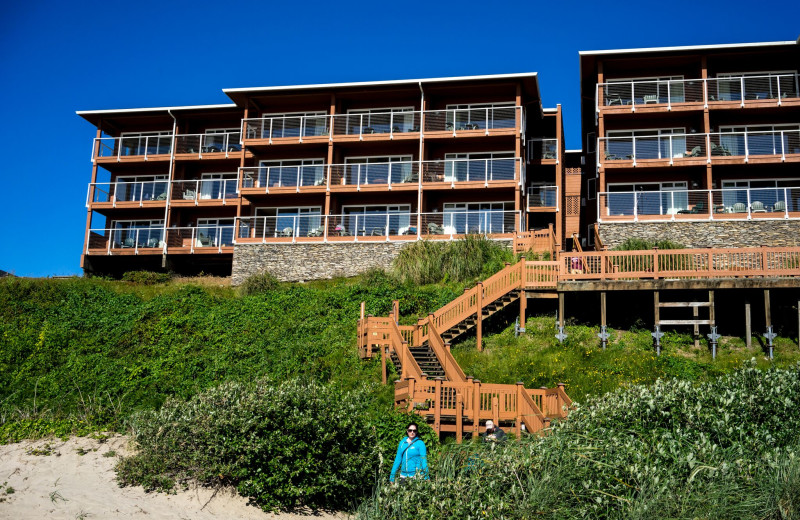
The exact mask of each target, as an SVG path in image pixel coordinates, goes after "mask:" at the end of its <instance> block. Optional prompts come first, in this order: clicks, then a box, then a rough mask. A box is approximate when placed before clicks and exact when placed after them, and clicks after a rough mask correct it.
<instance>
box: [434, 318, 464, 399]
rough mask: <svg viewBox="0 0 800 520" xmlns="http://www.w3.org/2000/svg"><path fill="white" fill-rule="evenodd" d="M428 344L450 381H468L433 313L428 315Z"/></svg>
mask: <svg viewBox="0 0 800 520" xmlns="http://www.w3.org/2000/svg"><path fill="white" fill-rule="evenodd" d="M428 320H429V321H428V345H430V347H431V350H432V351H433V353H434V354H435V355H436V358H437V359H438V360H439V364H440V365H441V366H442V368H443V369H444V375H445V377H446V378H447V380H448V381H453V382H455V383H464V382H466V381H467V376H466V374H464V371H463V370H462V369H461V367H460V366H459V364H458V362H457V361H456V359H455V358H454V357H453V354H451V353H450V348H449V347H450V346H449V345H445V343H444V340H443V339H442V336H441V335H439V331H437V330H436V325H435V324H434V323H433V315H432V314H430V315H428Z"/></svg>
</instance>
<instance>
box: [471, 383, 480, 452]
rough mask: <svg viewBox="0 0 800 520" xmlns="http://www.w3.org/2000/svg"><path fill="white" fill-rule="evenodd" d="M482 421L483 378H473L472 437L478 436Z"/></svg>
mask: <svg viewBox="0 0 800 520" xmlns="http://www.w3.org/2000/svg"><path fill="white" fill-rule="evenodd" d="M480 423H481V380H480V379H473V380H472V438H473V439H477V438H478V428H480Z"/></svg>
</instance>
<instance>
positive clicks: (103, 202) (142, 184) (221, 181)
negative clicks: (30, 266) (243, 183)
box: [86, 173, 239, 208]
mask: <svg viewBox="0 0 800 520" xmlns="http://www.w3.org/2000/svg"><path fill="white" fill-rule="evenodd" d="M217 175H225V174H217ZM228 175H230V176H231V177H232V178H227V179H226V178H213V179H196V180H188V181H167V180H156V181H135V182H128V181H125V182H123V181H117V182H96V183H89V190H88V193H87V195H86V206H87V207H89V205H90V204H91V205H92V206H94V207H111V208H117V207H120V208H132V207H140V208H141V207H148V206H161V207H163V206H164V204H165V203H166V200H167V188H168V187H170V190H171V191H170V202H171V203H172V204H178V203H181V202H188V203H191V204H192V205H195V206H197V205H200V204H202V203H204V202H206V201H208V202H209V203H213V204H215V205H216V204H219V203H220V201H221V202H222V204H223V205H224V204H225V203H226V202H227V201H228V200H230V199H236V198H238V197H239V192H238V188H237V179H236V178H235V176H236V173H230V174H228ZM170 185H171V186H170ZM92 188H94V190H92Z"/></svg>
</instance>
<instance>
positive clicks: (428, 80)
mask: <svg viewBox="0 0 800 520" xmlns="http://www.w3.org/2000/svg"><path fill="white" fill-rule="evenodd" d="M538 75H539V73H538V72H521V73H516V74H486V75H481V76H453V77H444V78H422V79H398V80H385V81H355V82H349V83H320V84H309V85H282V86H272V87H245V88H224V89H222V91H223V92H224V93H226V94H233V93H237V92H259V91H275V90H303V89H322V88H342V87H375V86H382V85H405V84H409V85H410V84H418V83H441V82H448V81H474V80H487V79H511V78H528V77H534V78H535V77H538Z"/></svg>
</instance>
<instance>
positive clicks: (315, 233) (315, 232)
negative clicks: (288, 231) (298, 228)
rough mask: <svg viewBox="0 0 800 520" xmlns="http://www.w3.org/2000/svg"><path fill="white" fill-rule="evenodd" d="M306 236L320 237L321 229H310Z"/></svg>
mask: <svg viewBox="0 0 800 520" xmlns="http://www.w3.org/2000/svg"><path fill="white" fill-rule="evenodd" d="M306 236H309V237H321V236H322V228H319V227H318V228H314V229H310V230H309V231H308V233H307V234H306Z"/></svg>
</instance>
